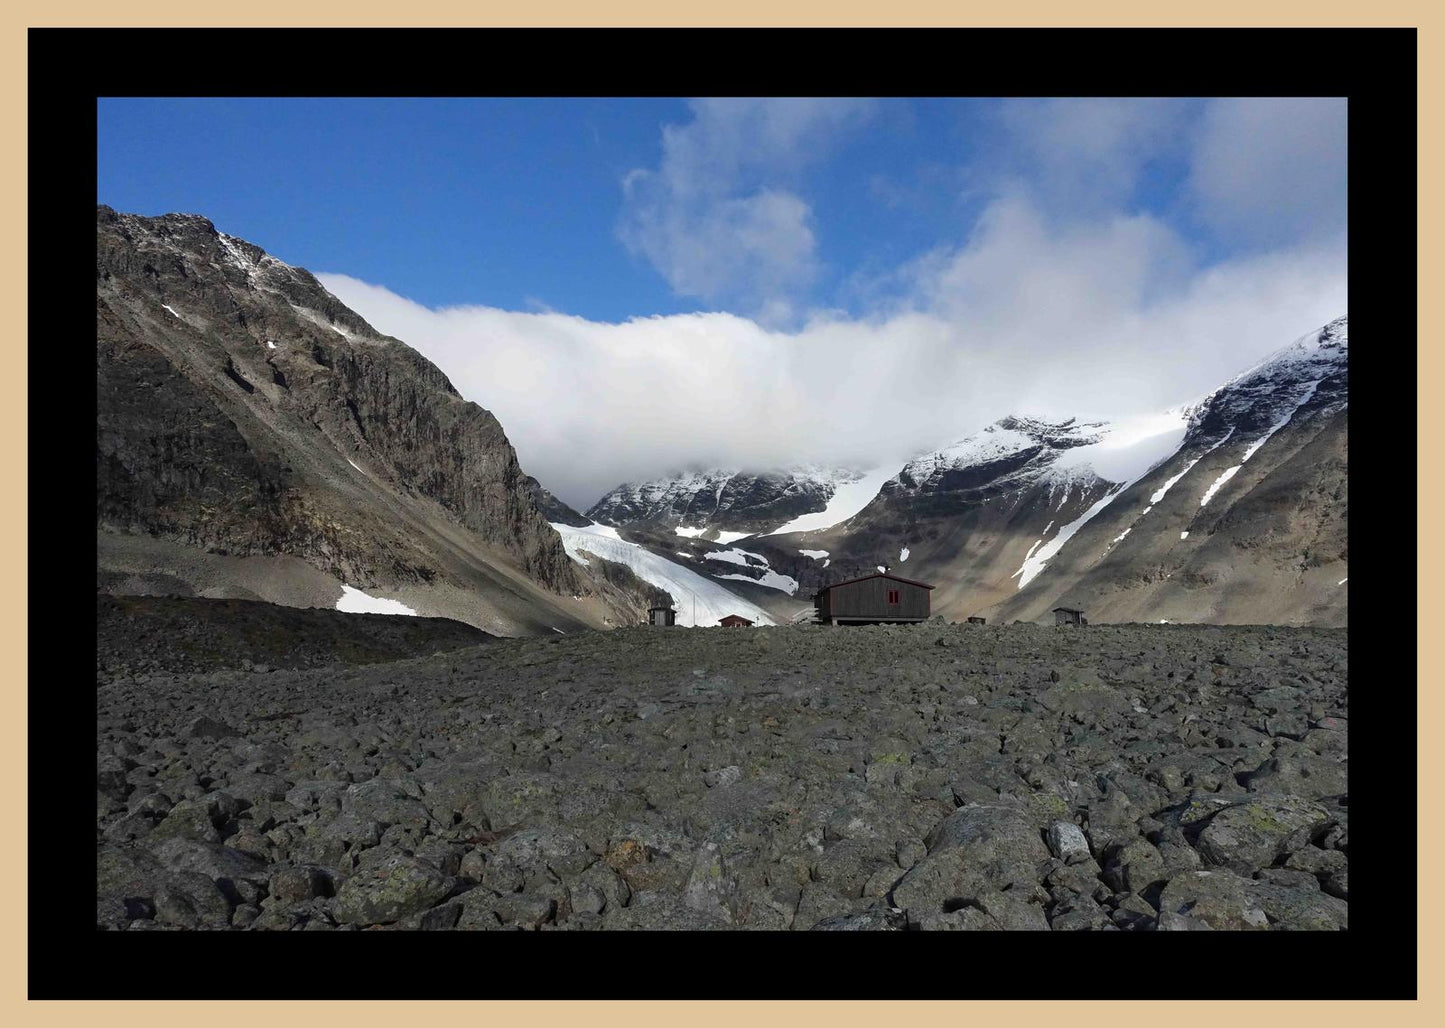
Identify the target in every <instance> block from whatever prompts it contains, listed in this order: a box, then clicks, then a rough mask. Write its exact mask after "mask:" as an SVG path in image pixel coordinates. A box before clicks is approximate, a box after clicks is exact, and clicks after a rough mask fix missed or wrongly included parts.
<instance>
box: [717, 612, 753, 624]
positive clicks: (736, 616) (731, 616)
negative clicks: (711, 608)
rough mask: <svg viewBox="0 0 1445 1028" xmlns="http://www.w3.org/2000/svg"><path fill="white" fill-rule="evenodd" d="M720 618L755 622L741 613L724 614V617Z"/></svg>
mask: <svg viewBox="0 0 1445 1028" xmlns="http://www.w3.org/2000/svg"><path fill="white" fill-rule="evenodd" d="M718 620H719V621H742V622H744V623H745V624H749V625H750V624H752V623H753V621H752V618H745V617H743V616H742V615H741V614H724V615H723V616H722V617H720V618H718Z"/></svg>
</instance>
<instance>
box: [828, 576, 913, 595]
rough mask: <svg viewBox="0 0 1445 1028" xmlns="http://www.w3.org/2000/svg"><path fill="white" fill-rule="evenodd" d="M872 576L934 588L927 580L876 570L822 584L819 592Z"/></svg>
mask: <svg viewBox="0 0 1445 1028" xmlns="http://www.w3.org/2000/svg"><path fill="white" fill-rule="evenodd" d="M870 578H891V579H893V581H895V582H903V583H905V584H907V585H916V586H918V587H920V588H922V589H932V588H933V586H931V585H929V584H928V583H927V582H915V581H914V580H913V579H911V578H902V577H900V576H898V575H895V574H892V573H891V572H887V571H875V572H873V573H872V574H871V575H860V576H858V577H857V578H848V579H845V580H843V581H842V582H834V583H833V584H832V585H825V586H822V587H821V588H819V590H818V592H820V593H822V592H827V591H828V590H829V589H836V588H837V587H838V586H840V585H852V584H853V583H854V582H866V581H868V579H870Z"/></svg>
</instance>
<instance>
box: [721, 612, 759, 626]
mask: <svg viewBox="0 0 1445 1028" xmlns="http://www.w3.org/2000/svg"><path fill="white" fill-rule="evenodd" d="M718 624H720V625H722V626H723V627H724V628H749V627H751V626H752V622H751V621H749V620H748V619H747V618H745V617H743V616H742V615H741V614H729V615H728V616H727V617H725V618H723V619H722V620H721V621H719V622H718Z"/></svg>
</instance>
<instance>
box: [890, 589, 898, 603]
mask: <svg viewBox="0 0 1445 1028" xmlns="http://www.w3.org/2000/svg"><path fill="white" fill-rule="evenodd" d="M898 592H899V590H897V589H889V590H888V602H889V603H897V602H898Z"/></svg>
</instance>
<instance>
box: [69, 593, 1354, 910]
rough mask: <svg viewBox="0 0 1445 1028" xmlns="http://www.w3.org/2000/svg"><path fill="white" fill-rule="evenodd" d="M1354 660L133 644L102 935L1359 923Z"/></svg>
mask: <svg viewBox="0 0 1445 1028" xmlns="http://www.w3.org/2000/svg"><path fill="white" fill-rule="evenodd" d="M189 602H204V601H189ZM278 610H282V609H281V608H278ZM308 613H311V612H306V611H300V612H296V611H292V612H290V614H301V615H305V614H308ZM117 616H118V615H117ZM278 616H280V617H287V616H289V614H287V613H282V614H280V615H278ZM332 616H335V617H340V618H348V617H363V618H366V617H367V616H358V615H332ZM374 618H375V616H370V618H369V620H374ZM392 620H394V621H397V622H401V621H406V620H409V619H403V618H396V619H392ZM103 623H104V622H103ZM367 623H368V622H365V621H363V622H357V623H356V624H357V625H358V626H359V627H358V628H357V629H356V631H357V632H362V633H363V634H364V633H365V632H367V631H369V629H367V628H366V624H367ZM1345 642H1346V637H1345V632H1344V631H1343V630H1337V629H1286V628H1271V627H1218V626H1180V625H1157V626H1156V625H1138V626H1097V627H1096V626H1089V627H1087V628H1084V629H1068V628H1054V627H1040V626H1032V625H1008V626H993V625H987V626H976V625H945V624H926V625H918V626H909V627H902V626H875V627H867V628H846V629H836V628H825V627H818V626H800V627H790V628H761V629H744V630H737V631H732V630H726V629H707V630H686V629H651V628H630V629H621V630H617V631H612V632H598V633H589V634H582V635H569V636H565V637H564V636H560V635H559V636H557V637H556V638H553V639H503V640H495V641H491V642H488V643H487V644H485V645H483V646H475V647H468V648H463V649H454V650H451V651H450V652H444V653H435V654H433V655H430V656H425V657H417V658H415V659H402V660H393V661H389V662H384V663H369V664H334V665H331V666H329V667H301V668H295V669H291V670H284V669H276V662H275V661H274V660H266V659H265V658H264V656H260V655H258V656H257V657H255V658H248V659H250V660H251V665H252V670H249V671H245V670H236V669H235V668H236V664H237V661H236V659H235V658H236V651H235V648H234V647H232V646H229V645H228V646H227V647H225V648H224V652H223V653H221V654H220V655H218V656H217V657H216V658H215V659H216V660H219V661H222V662H224V663H228V664H229V665H230V666H228V667H224V668H217V667H216V666H215V665H214V664H212V665H211V666H210V667H206V666H202V665H201V664H198V663H197V659H196V658H195V657H194V653H192V655H191V656H190V657H188V658H187V662H185V663H177V662H175V661H168V660H167V658H166V656H165V653H164V647H163V646H162V645H161V644H160V643H156V642H154V641H153V644H152V645H151V649H150V651H149V652H150V656H149V657H148V658H147V664H146V667H147V668H149V669H151V670H148V671H145V672H141V673H136V671H135V665H134V662H132V661H127V660H125V659H122V657H123V654H124V652H125V650H126V645H127V644H126V641H125V638H124V633H123V632H119V631H116V630H114V627H113V628H112V630H109V631H106V630H102V632H101V646H102V658H101V662H100V665H99V667H98V672H97V688H98V706H99V721H98V726H97V750H98V775H97V786H98V810H97V821H96V835H97V853H98V876H97V914H96V922H97V926H98V927H100V928H109V929H128V930H130V931H137V930H175V929H187V928H191V929H195V928H207V929H253V930H255V929H277V930H296V929H316V930H331V929H342V930H347V929H351V930H354V929H360V928H368V929H391V928H401V929H518V928H526V929H536V928H540V929H547V930H552V929H630V928H680V929H692V928H738V929H752V928H757V929H881V930H899V929H965V930H967V929H983V930H997V929H1007V930H1029V929H1037V930H1049V929H1052V930H1055V931H1059V930H1078V929H1096V930H1124V931H1149V930H1156V929H1158V930H1197V929H1319V928H1325V929H1339V928H1344V927H1346V925H1347V920H1348V904H1347V902H1346V901H1347V898H1348V894H1349V884H1348V883H1349V859H1348V852H1349V829H1348V824H1349V822H1348V810H1347V796H1346V792H1347V787H1346V772H1347V763H1346V749H1347V739H1348V731H1347V726H1348V720H1347V717H1348V706H1347V699H1346V681H1347V664H1346V648H1345ZM108 651H114V652H109V655H107V654H108ZM416 652H422V650H420V649H418V650H417V651H416ZM257 664H264V667H265V668H266V669H262V670H257V669H256V665H257ZM168 667H169V669H168Z"/></svg>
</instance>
